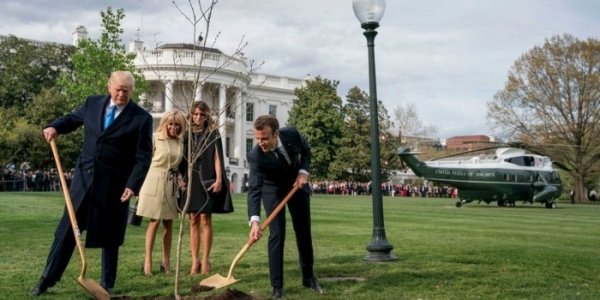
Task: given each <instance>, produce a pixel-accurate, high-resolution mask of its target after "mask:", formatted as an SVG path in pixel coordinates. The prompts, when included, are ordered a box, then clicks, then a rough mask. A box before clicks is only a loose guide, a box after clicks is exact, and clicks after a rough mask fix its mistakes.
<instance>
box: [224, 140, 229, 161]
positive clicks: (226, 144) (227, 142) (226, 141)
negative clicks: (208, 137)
mask: <svg viewBox="0 0 600 300" xmlns="http://www.w3.org/2000/svg"><path fill="white" fill-rule="evenodd" d="M225 157H229V138H228V137H226V138H225Z"/></svg>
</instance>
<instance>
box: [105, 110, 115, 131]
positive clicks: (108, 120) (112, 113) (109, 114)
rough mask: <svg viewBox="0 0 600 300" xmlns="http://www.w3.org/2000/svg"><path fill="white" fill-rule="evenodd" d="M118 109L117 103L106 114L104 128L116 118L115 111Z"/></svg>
mask: <svg viewBox="0 0 600 300" xmlns="http://www.w3.org/2000/svg"><path fill="white" fill-rule="evenodd" d="M116 111H117V106H116V105H112V106H111V107H110V108H109V109H108V112H107V113H106V115H105V116H104V129H106V128H108V126H110V123H112V121H114V120H115V112H116Z"/></svg>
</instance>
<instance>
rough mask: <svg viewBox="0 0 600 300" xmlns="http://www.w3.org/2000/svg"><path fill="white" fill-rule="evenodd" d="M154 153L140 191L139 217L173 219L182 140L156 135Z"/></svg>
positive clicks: (176, 210)
mask: <svg viewBox="0 0 600 300" xmlns="http://www.w3.org/2000/svg"><path fill="white" fill-rule="evenodd" d="M152 138H153V144H154V147H153V148H154V149H153V154H152V163H151V165H150V170H148V174H147V175H146V179H145V180H144V184H143V185H142V188H141V190H140V195H139V203H138V207H137V214H138V215H139V216H143V217H147V218H151V219H161V220H172V219H175V218H176V217H177V214H178V209H177V195H178V191H177V173H176V171H177V167H178V166H179V163H180V162H181V160H182V158H183V149H182V148H183V142H182V140H180V139H177V138H174V139H173V138H165V137H163V136H162V134H161V133H160V132H155V133H154V134H153V137H152Z"/></svg>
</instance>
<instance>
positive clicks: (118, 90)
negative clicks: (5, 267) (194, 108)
mask: <svg viewBox="0 0 600 300" xmlns="http://www.w3.org/2000/svg"><path fill="white" fill-rule="evenodd" d="M134 86H135V81H134V78H133V76H132V74H131V73H130V72H127V71H115V72H113V73H112V74H111V76H110V79H109V80H108V91H109V93H110V95H104V96H90V97H88V98H87V99H86V101H85V103H83V105H81V106H80V107H79V108H77V109H76V110H75V111H74V112H72V113H70V114H68V115H66V116H64V117H62V118H58V119H56V120H55V121H54V122H52V123H51V124H50V125H49V126H47V127H46V128H44V130H43V134H44V138H45V139H46V140H47V141H48V142H50V141H51V140H53V139H55V138H56V137H57V135H58V134H65V133H69V132H71V131H73V130H75V129H77V128H79V127H80V126H83V127H84V137H83V146H82V150H81V155H80V156H79V159H78V160H77V164H76V167H75V174H74V176H73V179H72V183H71V186H70V193H71V198H72V201H73V207H74V209H75V212H76V218H77V222H78V225H79V228H80V229H81V230H87V231H88V233H87V235H86V241H85V246H86V247H89V248H102V275H101V282H100V284H101V285H102V287H104V288H105V289H106V290H107V291H108V292H109V293H112V289H113V287H114V285H115V281H116V278H117V265H118V264H117V262H118V257H119V246H121V245H122V244H123V242H124V239H125V229H126V227H127V215H128V212H129V199H130V198H131V197H132V196H134V195H135V194H137V193H138V191H139V189H140V187H141V185H142V183H143V182H144V178H145V177H146V173H147V172H148V168H149V167H150V162H151V159H152V117H151V116H150V114H149V113H148V112H146V111H145V110H144V109H142V108H141V107H139V106H138V105H137V104H135V103H134V102H132V101H131V98H130V97H131V95H132V93H133V89H134ZM74 248H75V238H74V235H73V230H72V228H71V223H70V221H69V217H68V214H67V212H66V210H65V212H64V214H63V217H62V219H61V220H60V222H59V224H58V227H57V229H56V232H55V233H54V242H53V243H52V246H51V248H50V253H49V254H48V259H47V261H46V267H45V268H44V271H43V273H42V276H41V278H40V280H39V281H38V283H37V285H36V286H35V287H34V288H33V290H32V291H31V294H32V296H39V295H41V294H43V293H44V292H45V291H46V290H47V289H48V288H49V287H51V286H53V285H54V284H56V282H57V281H60V279H61V277H62V274H63V272H64V270H65V268H66V267H67V265H68V263H69V260H70V259H71V256H72V254H73V250H74Z"/></svg>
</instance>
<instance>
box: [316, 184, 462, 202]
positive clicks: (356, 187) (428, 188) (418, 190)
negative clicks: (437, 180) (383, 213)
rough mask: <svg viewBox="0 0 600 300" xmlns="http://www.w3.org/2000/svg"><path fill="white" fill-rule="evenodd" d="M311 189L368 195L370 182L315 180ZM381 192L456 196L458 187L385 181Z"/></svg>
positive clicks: (330, 192) (392, 194) (324, 192)
mask: <svg viewBox="0 0 600 300" xmlns="http://www.w3.org/2000/svg"><path fill="white" fill-rule="evenodd" d="M312 187H313V191H314V192H315V193H317V194H332V195H351V196H357V195H370V194H371V188H372V187H371V183H370V182H349V181H335V180H331V181H330V180H327V181H315V182H313V183H312ZM381 194H382V195H384V196H391V197H424V198H428V197H446V198H457V197H458V189H456V188H454V187H451V186H446V185H444V186H437V185H425V184H409V183H406V184H395V183H392V182H386V183H383V184H382V185H381Z"/></svg>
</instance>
